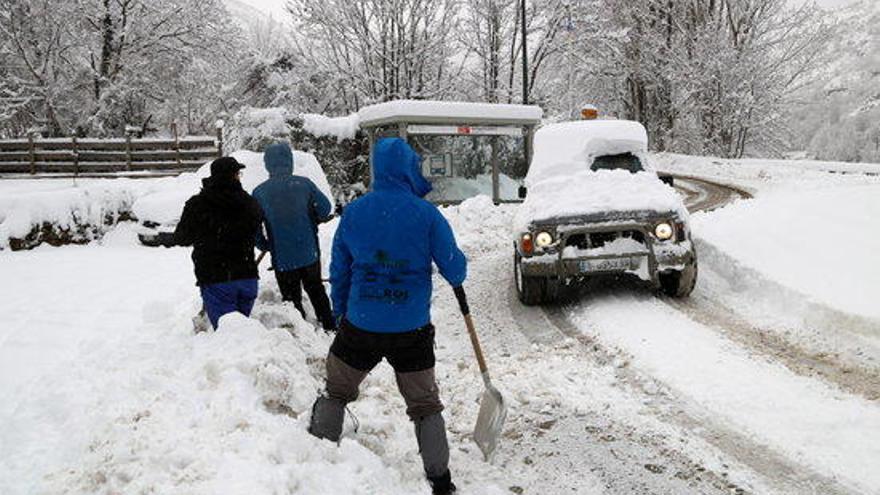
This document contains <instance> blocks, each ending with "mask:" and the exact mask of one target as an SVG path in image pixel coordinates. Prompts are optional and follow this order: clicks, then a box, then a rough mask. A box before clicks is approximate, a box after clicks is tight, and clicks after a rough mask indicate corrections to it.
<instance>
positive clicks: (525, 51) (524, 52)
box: [519, 0, 529, 105]
mask: <svg viewBox="0 0 880 495" xmlns="http://www.w3.org/2000/svg"><path fill="white" fill-rule="evenodd" d="M520 10H521V12H520V16H519V18H520V20H521V21H522V37H523V40H522V55H523V67H522V69H523V77H522V80H523V96H522V102H523V105H528V104H529V49H528V45H527V42H528V38H529V36H528V33H526V0H521V1H520Z"/></svg>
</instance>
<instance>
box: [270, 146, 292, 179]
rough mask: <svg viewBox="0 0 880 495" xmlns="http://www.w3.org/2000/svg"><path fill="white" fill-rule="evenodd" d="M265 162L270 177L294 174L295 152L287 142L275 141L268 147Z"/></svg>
mask: <svg viewBox="0 0 880 495" xmlns="http://www.w3.org/2000/svg"><path fill="white" fill-rule="evenodd" d="M263 163H264V164H265V165H266V170H267V171H268V172H269V176H270V177H275V176H287V175H292V174H293V152H292V151H290V145H289V144H287V143H275V144H270V145H269V146H267V147H266V151H265V152H264V154H263Z"/></svg>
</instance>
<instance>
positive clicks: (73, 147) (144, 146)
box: [0, 132, 223, 175]
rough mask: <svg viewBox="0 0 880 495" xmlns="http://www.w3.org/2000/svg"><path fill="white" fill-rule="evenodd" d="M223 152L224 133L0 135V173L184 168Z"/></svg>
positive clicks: (218, 155)
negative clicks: (101, 136) (112, 136)
mask: <svg viewBox="0 0 880 495" xmlns="http://www.w3.org/2000/svg"><path fill="white" fill-rule="evenodd" d="M222 155H223V136H222V133H220V132H218V134H217V138H214V137H211V136H192V137H184V138H179V139H174V138H168V139H134V138H124V139H78V138H75V137H74V138H58V139H34V138H33V137H30V138H27V139H10V140H0V174H3V173H15V174H32V175H33V174H38V173H69V174H74V175H79V174H84V173H108V172H111V173H112V172H140V171H170V170H174V171H184V170H192V169H197V168H199V167H201V166H202V165H204V163H205V162H206V161H210V160H213V159H215V158H217V157H220V156H222Z"/></svg>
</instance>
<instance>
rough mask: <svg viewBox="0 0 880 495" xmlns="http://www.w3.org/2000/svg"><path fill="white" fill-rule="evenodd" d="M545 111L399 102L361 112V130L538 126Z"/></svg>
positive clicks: (528, 107) (494, 105)
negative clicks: (391, 125) (393, 125)
mask: <svg viewBox="0 0 880 495" xmlns="http://www.w3.org/2000/svg"><path fill="white" fill-rule="evenodd" d="M543 115H544V111H543V110H542V109H541V107H538V106H535V105H509V104H501V103H470V102H463V101H432V100H395V101H389V102H385V103H378V104H376V105H370V106H366V107H364V108H361V109H360V111H359V112H358V117H359V118H360V125H361V127H376V126H380V125H384V124H389V123H413V124H416V123H417V124H449V125H455V124H464V125H537V124H539V123H540V122H541V117H542V116H543Z"/></svg>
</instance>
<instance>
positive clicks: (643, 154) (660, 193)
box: [514, 120, 697, 305]
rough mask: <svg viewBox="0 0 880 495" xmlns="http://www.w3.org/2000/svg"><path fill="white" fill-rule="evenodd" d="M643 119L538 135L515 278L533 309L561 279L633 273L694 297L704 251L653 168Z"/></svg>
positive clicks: (568, 125) (519, 222)
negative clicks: (698, 247) (699, 249)
mask: <svg viewBox="0 0 880 495" xmlns="http://www.w3.org/2000/svg"><path fill="white" fill-rule="evenodd" d="M647 145H648V137H647V132H646V131H645V128H644V127H643V126H642V125H641V124H639V123H638V122H632V121H622V120H589V121H579V122H565V123H559V124H552V125H548V126H545V127H543V128H541V129H540V130H539V131H538V132H537V134H536V135H535V148H534V150H535V151H534V157H533V158H532V163H531V165H530V167H529V172H528V175H527V176H526V179H525V185H526V186H527V189H525V188H523V190H522V191H521V194H526V191H527V197H526V199H525V202H524V203H523V204H522V206H521V207H520V208H519V210H518V212H517V214H516V217H515V220H514V235H515V239H514V244H515V250H516V252H515V259H514V276H515V278H516V288H517V292H518V294H519V297H520V300H521V301H522V302H523V303H525V304H528V305H532V304H541V303H544V302H549V301H552V300H553V299H555V298H556V297H557V295H558V292H559V289H560V288H561V287H562V286H563V285H569V284H571V283H573V282H577V281H580V280H584V279H587V278H590V277H594V276H604V275H619V274H633V275H636V276H638V277H639V278H641V279H643V280H645V281H648V282H651V283H652V284H653V285H654V286H655V287H656V288H659V289H662V290H663V292H665V293H666V294H668V295H670V296H674V297H685V296H687V295H689V294H690V293H691V291H692V290H693V288H694V284H695V283H696V279H697V255H696V252H695V251H694V245H693V242H692V241H691V233H690V226H689V225H688V212H687V210H686V209H685V207H684V204H683V202H682V199H681V197H680V196H679V195H678V194H677V193H676V192H675V190H674V189H673V188H672V187H671V178H666V177H664V178H662V179H661V177H660V176H658V174H657V172H656V171H655V170H654V169H653V167H652V166H651V162H650V160H649V158H648V154H647Z"/></svg>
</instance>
